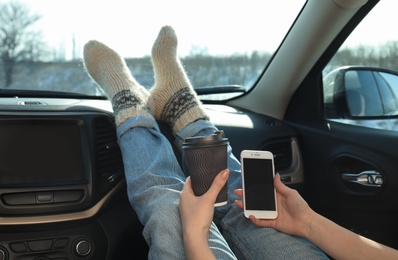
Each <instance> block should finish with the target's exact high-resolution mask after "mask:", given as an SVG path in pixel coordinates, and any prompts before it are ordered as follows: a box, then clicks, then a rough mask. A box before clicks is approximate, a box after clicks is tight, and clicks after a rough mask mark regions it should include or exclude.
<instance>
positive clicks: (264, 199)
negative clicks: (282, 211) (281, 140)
mask: <svg viewBox="0 0 398 260" xmlns="http://www.w3.org/2000/svg"><path fill="white" fill-rule="evenodd" d="M243 170H244V185H245V203H246V209H247V210H276V206H275V193H274V178H273V165H272V160H270V159H252V158H243Z"/></svg>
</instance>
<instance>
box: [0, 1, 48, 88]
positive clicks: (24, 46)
mask: <svg viewBox="0 0 398 260" xmlns="http://www.w3.org/2000/svg"><path fill="white" fill-rule="evenodd" d="M40 18H41V17H40V16H39V15H37V14H31V12H30V10H29V8H28V7H26V6H25V5H23V4H21V3H19V2H16V1H10V2H7V3H0V58H1V61H2V63H3V70H4V75H5V81H6V82H5V86H6V87H8V86H9V85H11V83H12V81H13V73H14V68H15V65H16V63H17V62H21V61H37V60H38V59H39V58H40V57H41V55H42V53H43V43H42V41H41V38H42V37H41V34H40V32H37V31H34V30H33V28H32V25H33V24H34V23H36V22H37V21H38V20H39V19H40Z"/></svg>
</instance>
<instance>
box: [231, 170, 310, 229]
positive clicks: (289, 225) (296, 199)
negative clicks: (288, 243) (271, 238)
mask: <svg viewBox="0 0 398 260" xmlns="http://www.w3.org/2000/svg"><path fill="white" fill-rule="evenodd" d="M274 186H275V189H276V197H277V207H278V217H277V218H276V219H257V218H255V217H254V216H250V220H251V221H252V222H253V223H254V224H255V225H257V226H261V227H272V228H275V229H277V230H279V231H282V232H284V233H287V234H291V235H296V236H305V235H306V232H307V230H308V225H309V224H310V221H311V216H312V214H314V213H315V212H313V211H312V210H311V208H310V207H309V206H308V204H307V202H306V201H305V200H304V199H303V198H302V197H301V196H300V194H299V193H298V192H297V191H296V190H293V189H291V188H289V187H287V186H286V185H284V184H283V183H282V182H281V180H280V176H279V174H277V175H276V176H275V178H274ZM234 192H235V194H236V195H238V196H240V197H243V191H242V190H241V189H238V190H235V191H234ZM235 204H236V205H237V206H238V207H240V208H242V209H243V201H242V200H236V201H235Z"/></svg>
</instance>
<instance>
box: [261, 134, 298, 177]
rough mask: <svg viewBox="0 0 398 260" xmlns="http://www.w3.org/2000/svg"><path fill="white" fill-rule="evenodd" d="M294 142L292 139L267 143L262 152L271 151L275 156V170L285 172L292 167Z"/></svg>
mask: <svg viewBox="0 0 398 260" xmlns="http://www.w3.org/2000/svg"><path fill="white" fill-rule="evenodd" d="M291 142H292V140H291V139H290V138H286V139H278V140H272V141H271V142H267V143H265V145H264V146H263V147H262V150H266V151H270V152H272V153H273V154H274V162H275V170H276V171H283V170H286V169H288V168H289V167H291V165H292V159H293V157H292V144H291Z"/></svg>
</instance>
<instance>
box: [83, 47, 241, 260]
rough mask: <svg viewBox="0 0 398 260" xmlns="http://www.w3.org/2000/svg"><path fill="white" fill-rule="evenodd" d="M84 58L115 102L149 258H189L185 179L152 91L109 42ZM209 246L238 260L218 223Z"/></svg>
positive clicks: (131, 197) (130, 191)
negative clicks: (182, 207)
mask: <svg viewBox="0 0 398 260" xmlns="http://www.w3.org/2000/svg"><path fill="white" fill-rule="evenodd" d="M84 59H85V65H86V68H87V71H88V73H89V74H90V76H91V77H92V78H93V79H94V80H95V81H96V82H97V83H98V84H99V85H100V86H101V87H102V88H103V90H104V91H105V93H106V94H107V96H108V97H109V99H110V100H111V101H112V106H113V109H114V112H115V119H116V125H117V137H118V142H119V145H120V148H121V151H122V156H123V163H124V170H125V176H126V181H127V189H128V196H129V200H130V203H131V205H132V206H133V208H134V209H135V211H136V213H137V215H138V217H139V219H140V221H141V223H142V224H143V225H144V226H145V227H144V231H143V235H144V238H145V240H146V241H147V243H148V245H149V247H150V252H149V258H150V259H158V258H161V259H185V253H184V247H183V240H182V231H181V220H180V214H179V209H178V201H179V193H180V190H181V189H182V187H183V181H184V180H185V177H184V175H183V173H182V171H181V169H180V167H179V164H178V162H177V160H176V158H175V156H174V153H173V149H172V147H171V145H170V143H169V141H168V140H167V139H166V138H165V137H164V136H163V135H162V134H161V133H160V132H159V128H158V125H157V123H156V121H155V119H154V118H153V116H152V115H151V114H150V113H149V111H148V109H147V99H148V95H149V93H148V92H147V91H146V90H145V89H144V88H143V87H142V86H140V85H139V84H138V83H137V82H136V81H135V80H134V78H133V77H132V76H131V75H130V72H129V71H128V68H127V66H126V64H125V62H124V60H123V59H122V58H121V57H120V56H119V55H118V54H117V53H116V52H115V51H113V50H112V49H110V48H108V47H107V46H105V45H104V44H102V43H99V42H96V41H91V42H89V43H87V44H86V46H85V49H84ZM209 245H210V247H211V248H212V251H213V253H214V255H215V256H216V257H219V258H222V259H233V258H234V256H233V253H232V252H231V250H230V249H229V247H228V245H227V243H226V242H225V240H224V238H223V237H222V235H221V234H220V233H219V231H218V229H217V227H216V226H215V225H214V224H213V225H212V227H211V229H210V233H209ZM132 246H134V245H132Z"/></svg>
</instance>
